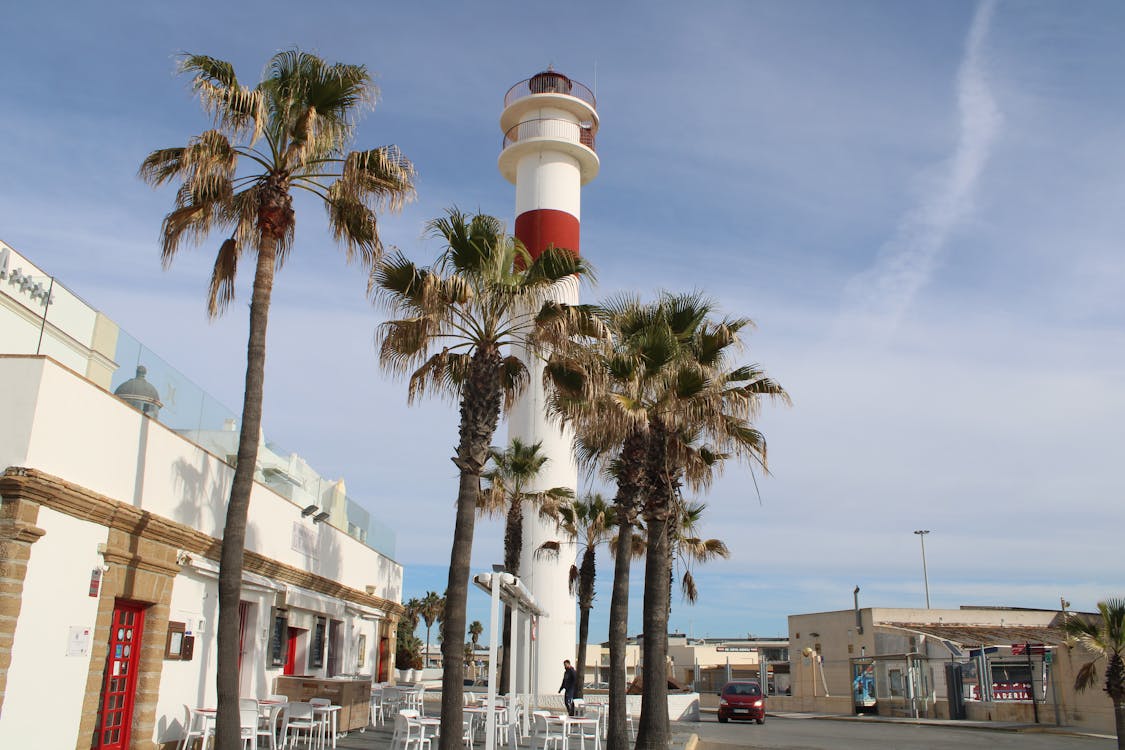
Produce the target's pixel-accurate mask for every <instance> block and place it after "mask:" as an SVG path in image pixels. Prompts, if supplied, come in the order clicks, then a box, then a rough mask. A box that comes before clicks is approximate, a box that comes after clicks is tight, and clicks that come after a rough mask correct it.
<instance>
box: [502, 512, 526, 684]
mask: <svg viewBox="0 0 1125 750" xmlns="http://www.w3.org/2000/svg"><path fill="white" fill-rule="evenodd" d="M519 494H520V493H519V492H516V493H515V497H513V498H512V505H511V507H510V508H509V509H508V520H507V522H506V523H505V524H504V570H506V571H508V572H509V573H511V574H512V575H514V576H518V575H519V574H520V553H521V552H522V551H523V502H522V501H521V500H520V499H519ZM503 633H504V636H503V638H504V639H503V641H502V642H501V644H502V646H503V651H502V652H501V659H500V683H499V687H498V690H499V692H498V693H497V694H498V695H507V694H508V691H509V690H511V685H510V684H509V682H510V679H509V678H510V674H509V671H510V669H511V664H512V656H513V654H512V613H511V610H510V609H509V608H508V605H507V604H505V605H504V629H503Z"/></svg>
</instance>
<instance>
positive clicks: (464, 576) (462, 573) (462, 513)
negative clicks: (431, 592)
mask: <svg viewBox="0 0 1125 750" xmlns="http://www.w3.org/2000/svg"><path fill="white" fill-rule="evenodd" d="M500 365H501V359H500V354H499V353H498V352H496V351H494V350H480V349H478V350H477V352H476V353H475V354H473V360H472V363H471V364H470V370H469V381H468V382H467V383H466V384H465V386H464V389H463V391H462V396H461V426H460V439H459V441H458V444H457V455H456V457H455V458H454V459H453V463H454V464H456V465H457V468H458V469H459V470H460V472H461V476H460V482H459V484H458V488H457V518H456V524H455V526H454V528H453V549H452V550H451V551H450V556H449V580H448V583H447V585H446V589H445V614H446V616H445V619H443V620H442V622H441V628H442V630H441V632H442V643H441V654H442V662H443V670H442V676H441V740H440V745H439V746H438V747H439V750H463V748H462V744H461V735H462V720H463V719H464V711H463V710H462V703H461V697H462V695H463V694H464V691H465V663H464V662H463V661H462V660H461V659H458V658H457V650H458V645H457V644H458V642H459V641H460V640H461V634H462V633H464V632H465V619H466V613H465V609H466V604H467V598H468V594H469V566H470V564H471V561H472V553H473V527H474V524H475V523H476V511H477V498H478V496H479V495H480V475H481V471H482V470H483V469H484V464H485V461H486V460H487V459H488V447H489V446H490V445H491V444H492V437H493V435H494V434H495V433H496V425H497V423H498V422H499V421H500V402H501V389H500ZM492 637H493V638H495V637H496V636H495V634H493V636H492Z"/></svg>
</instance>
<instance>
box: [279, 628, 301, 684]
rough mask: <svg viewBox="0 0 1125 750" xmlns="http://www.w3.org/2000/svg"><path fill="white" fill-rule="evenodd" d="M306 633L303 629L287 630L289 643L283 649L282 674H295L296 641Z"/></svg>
mask: <svg viewBox="0 0 1125 750" xmlns="http://www.w3.org/2000/svg"><path fill="white" fill-rule="evenodd" d="M305 632H306V631H305V630H304V629H303V628H289V630H288V637H289V642H288V643H287V644H286V647H285V668H284V669H282V670H281V673H282V674H297V639H298V638H300V636H301V634H302V633H305Z"/></svg>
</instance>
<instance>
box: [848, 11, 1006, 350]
mask: <svg viewBox="0 0 1125 750" xmlns="http://www.w3.org/2000/svg"><path fill="white" fill-rule="evenodd" d="M995 7H996V3H995V0H984V2H982V3H981V4H980V5H979V6H977V9H976V13H975V14H974V16H973V21H972V25H971V26H970V28H969V33H968V36H967V38H966V42H965V54H964V56H963V57H962V59H961V65H960V68H959V70H958V73H957V107H958V113H959V120H960V133H959V136H958V139H957V147H956V150H955V151H954V153H953V155H952V156H951V157H950V159H949V160H948V161H947V162H946V163H945V164H944V165H942V169H941V173H942V176H941V178H939V179H938V180H936V181H935V184H934V186H933V187H932V189H930V190H929V191H927V193H926V194H925V195H924V196H923V197H922V198H921V199H920V200H919V202H918V203H917V205H915V206H914V207H913V208H912V209H911V210H910V211H909V212H908V213H906V215H904V216H903V217H902V218H901V219H900V221H899V223H898V225H897V227H896V228H895V231H894V234H893V236H892V237H891V238H890V239H889V240H888V241H887V242H886V244H884V245H883V247H882V248H881V249H880V252H879V258H878V260H877V261H876V262H875V264H874V266H872V267H871V268H869V269H867V270H866V271H864V272H862V273H860V274H858V275H856V276H855V277H853V278H852V280H851V281H850V283H849V284H848V287H847V289H846V292H845V305H844V308H845V310H844V317H845V318H847V321H846V322H847V323H848V324H849V325H854V324H856V323H860V324H863V325H865V326H866V327H867V328H868V329H869V332H870V333H871V334H874V335H878V336H883V337H885V336H887V335H889V334H890V333H892V332H893V331H894V329H895V327H896V326H897V324H898V321H899V319H900V318H901V317H902V314H903V313H904V312H905V311H906V309H907V308H908V307H909V306H910V303H911V301H912V300H913V299H914V297H915V295H916V294H917V293H918V291H919V290H920V289H921V288H922V287H923V286H925V285H926V283H927V282H928V281H929V278H930V275H931V274H932V273H933V269H934V266H935V263H936V261H937V258H938V256H939V254H940V253H941V251H942V249H943V248H944V246H945V244H946V241H947V240H948V238H949V235H950V233H951V232H952V231H953V229H954V228H955V227H956V226H957V225H958V223H959V222H960V221H961V220H962V219H963V218H964V217H965V216H966V215H967V214H968V213H969V212H970V211H971V210H972V209H973V201H974V196H975V192H976V186H977V182H978V180H979V178H980V175H981V173H982V172H983V171H984V168H985V166H986V165H987V164H988V158H989V155H990V153H991V151H992V147H993V144H994V143H995V141H996V138H997V136H998V135H999V131H1000V125H1001V115H1000V111H999V109H998V108H997V106H996V101H995V99H994V97H993V95H992V91H991V90H990V88H989V84H988V78H987V75H986V72H985V63H984V56H985V55H984V48H985V40H986V38H987V36H988V30H989V26H990V24H991V22H992V16H993V12H994V10H995Z"/></svg>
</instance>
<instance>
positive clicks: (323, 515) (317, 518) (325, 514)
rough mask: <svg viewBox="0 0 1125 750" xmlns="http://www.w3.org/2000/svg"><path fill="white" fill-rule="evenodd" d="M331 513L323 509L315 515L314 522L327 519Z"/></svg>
mask: <svg viewBox="0 0 1125 750" xmlns="http://www.w3.org/2000/svg"><path fill="white" fill-rule="evenodd" d="M330 515H332V514H331V513H329V512H328V511H326V510H322V511H320V512H319V513H317V514H316V515H315V516H313V522H314V523H320V522H321V521H327V520H328V517H329V516H330Z"/></svg>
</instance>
